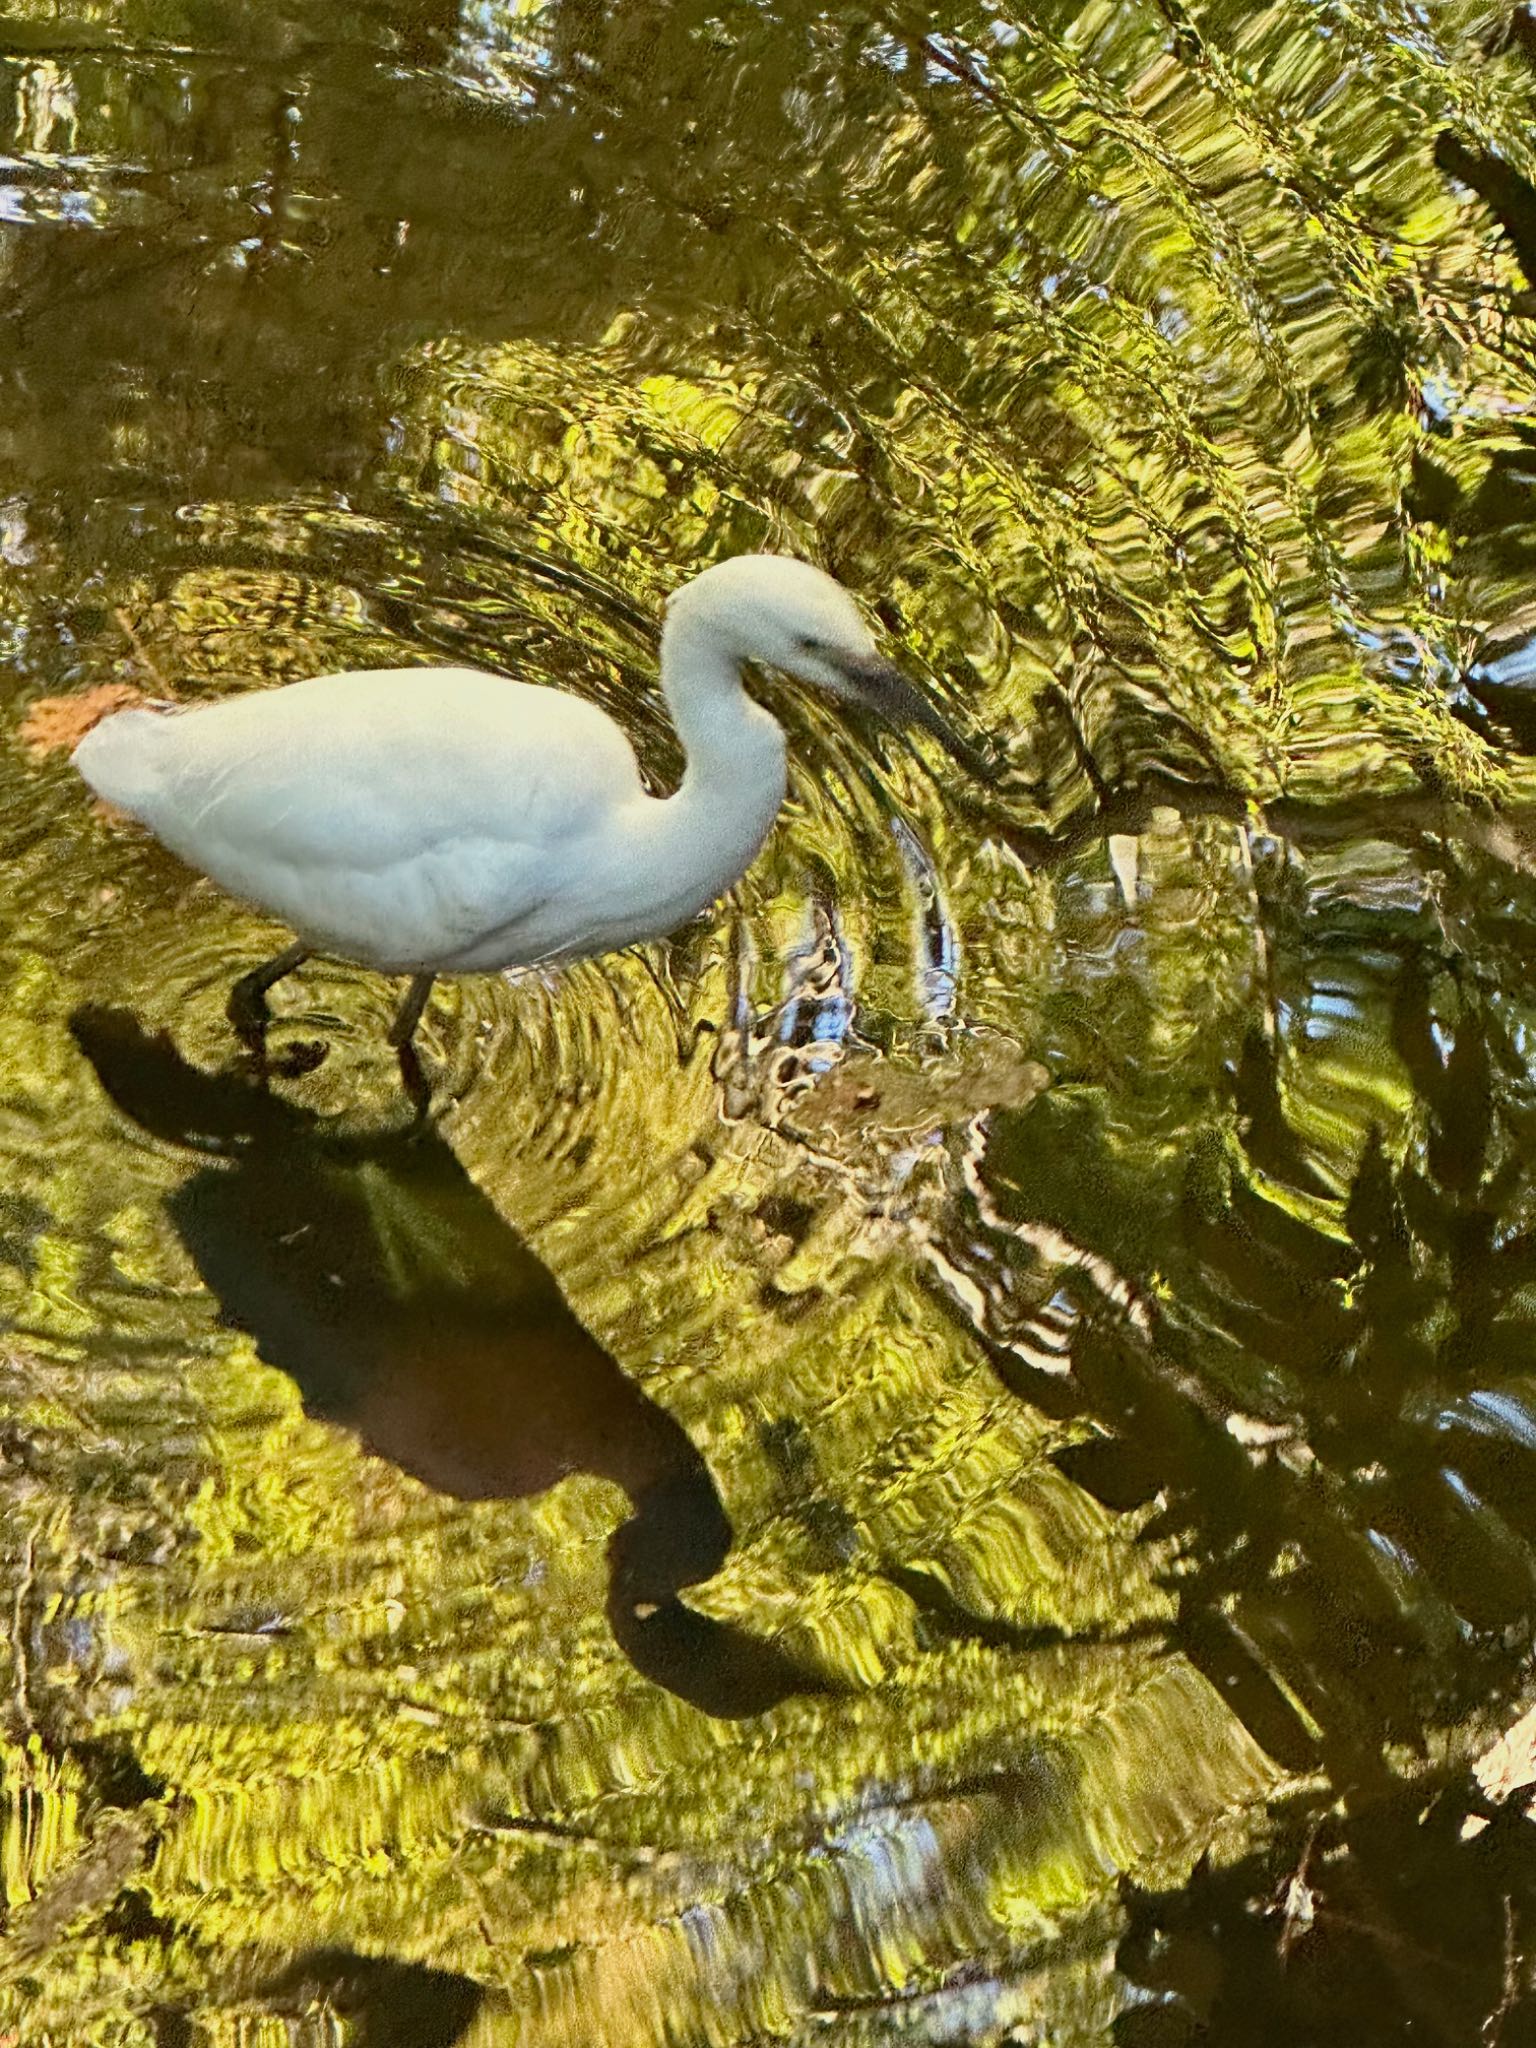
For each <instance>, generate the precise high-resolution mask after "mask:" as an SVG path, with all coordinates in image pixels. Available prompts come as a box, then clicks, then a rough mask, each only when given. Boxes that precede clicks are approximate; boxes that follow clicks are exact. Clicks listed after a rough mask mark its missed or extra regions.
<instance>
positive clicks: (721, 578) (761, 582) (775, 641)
mask: <svg viewBox="0 0 1536 2048" xmlns="http://www.w3.org/2000/svg"><path fill="white" fill-rule="evenodd" d="M667 618H668V622H669V623H670V624H675V625H677V626H679V627H684V626H686V627H691V628H693V629H694V630H696V631H701V632H704V633H707V634H708V635H709V636H710V637H712V638H714V639H716V640H717V641H719V642H720V643H722V644H723V645H724V646H725V647H726V649H727V650H728V651H729V653H730V654H731V656H732V657H733V659H735V660H737V661H751V662H761V663H762V664H763V666H764V667H766V668H775V669H780V670H782V671H783V672H784V674H786V675H790V676H794V677H795V678H796V679H797V680H798V681H800V682H803V683H809V684H811V686H812V687H813V688H815V689H818V690H823V691H825V692H826V693H827V695H828V696H831V697H840V698H842V699H843V700H844V701H845V702H847V703H852V704H859V705H862V706H864V707H865V709H867V710H870V711H873V712H875V713H877V714H878V715H879V716H880V717H881V718H883V719H885V720H887V721H888V722H889V723H890V724H892V725H916V726H919V727H921V729H922V730H923V731H924V732H928V733H932V735H933V737H934V738H935V739H936V740H938V741H939V742H940V743H941V744H942V745H943V746H944V747H946V748H947V749H948V750H949V752H950V753H951V754H953V755H954V756H955V758H956V760H958V761H959V762H961V764H962V765H963V766H964V767H966V768H967V769H969V770H970V772H971V773H972V774H973V775H976V776H978V777H980V778H981V779H982V780H990V779H991V770H990V767H989V765H988V764H987V763H986V762H985V761H984V760H983V759H982V757H981V756H980V754H978V753H977V751H976V749H975V748H974V747H972V746H971V745H970V744H969V743H968V742H967V741H966V740H964V739H962V738H961V736H960V735H959V733H957V732H956V731H955V730H954V728H953V727H952V726H951V725H950V724H949V722H948V721H947V720H946V719H945V718H944V717H943V716H942V714H941V713H940V712H939V711H937V710H936V709H935V707H934V706H933V705H932V704H930V703H929V701H928V699H927V698H926V697H924V696H923V695H922V694H921V693H920V692H919V691H918V690H917V689H916V688H915V687H914V686H913V685H912V684H911V683H910V682H908V680H907V678H906V677H905V676H904V675H903V674H902V672H901V670H900V669H898V668H896V667H894V666H893V665H892V664H891V663H890V662H888V661H887V660H885V658H884V657H883V656H882V655H881V653H880V652H879V650H878V648H877V647H876V646H875V642H874V637H873V635H872V634H871V633H870V630H869V627H868V626H867V625H866V623H865V620H864V614H863V613H862V612H861V611H860V610H859V608H858V606H857V605H856V604H855V603H854V601H853V599H852V598H851V597H850V596H849V595H848V593H847V591H846V590H844V588H843V586H842V585H841V584H840V583H838V582H836V581H835V580H834V579H833V578H832V577H831V576H829V575H828V574H827V573H826V571H825V570H824V569H816V568H813V567H812V566H811V564H810V563H809V562H797V561H794V560H792V559H791V558H790V557H789V556H788V555H733V556H731V557H729V558H728V559H727V560H726V561H723V562H717V563H715V565H714V566H713V568H709V569H706V570H704V572H703V573H702V575H699V576H695V577H694V578H693V580H692V581H691V582H690V583H685V584H684V585H683V587H682V588H681V589H680V590H678V591H675V592H674V593H673V595H672V598H671V599H670V601H669V603H668V605H667Z"/></svg>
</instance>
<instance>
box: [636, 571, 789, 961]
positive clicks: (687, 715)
mask: <svg viewBox="0 0 1536 2048" xmlns="http://www.w3.org/2000/svg"><path fill="white" fill-rule="evenodd" d="M661 690H662V695H663V696H664V697H665V698H666V700H667V709H668V710H669V711H670V712H671V714H672V722H673V724H674V725H675V726H676V727H677V736H678V738H679V739H680V740H681V741H682V743H683V751H684V753H685V754H686V756H687V767H686V769H685V771H684V774H683V779H682V782H681V784H680V786H679V788H678V790H677V793H676V795H675V796H671V797H668V798H667V799H666V800H665V801H664V802H663V803H661V804H659V805H658V806H657V807H656V808H657V812H658V813H659V816H658V818H657V824H658V826H659V827H660V830H661V831H662V833H663V835H664V837H665V839H666V840H667V842H668V847H667V851H668V857H669V859H670V860H671V861H672V862H673V863H674V870H673V871H674V872H675V873H676V874H677V876H678V879H679V882H680V883H683V882H684V881H685V879H686V884H687V891H688V894H689V896H690V898H691V899H692V900H691V902H690V906H689V908H688V909H687V910H685V911H684V912H683V913H682V916H692V915H693V913H694V912H695V911H696V910H702V909H703V908H704V906H705V905H706V904H708V903H712V902H713V901H714V899H715V897H716V896H718V895H719V894H720V892H721V891H722V890H723V889H728V888H729V887H730V885H731V884H732V882H734V881H735V880H736V879H737V878H738V876H740V875H741V874H742V872H743V871H744V870H745V868H746V867H747V866H748V865H749V863H750V862H751V861H752V859H753V857H754V856H755V854H756V853H757V850H758V848H759V847H760V846H761V845H762V843H763V841H764V840H765V839H766V838H767V836H768V832H769V829H770V827H771V826H772V824H773V821H774V819H775V818H776V817H777V815H778V812H779V807H780V805H781V804H782V803H783V801H784V788H785V766H784V735H783V733H782V731H781V730H780V728H779V725H778V722H777V721H776V720H775V719H773V718H771V717H770V716H769V714H768V713H767V712H766V711H765V710H764V709H763V708H762V706H761V705H760V704H755V703H754V702H753V701H752V699H751V698H750V697H749V696H748V695H747V693H746V690H745V689H744V688H743V687H742V681H741V663H740V661H739V660H738V659H737V658H736V656H735V655H733V654H732V653H730V652H729V650H728V647H727V646H726V644H725V643H724V642H723V641H722V639H721V637H720V635H719V634H718V633H717V632H715V631H713V630H711V628H710V627H709V625H708V624H707V622H705V621H701V620H698V619H695V618H692V617H690V616H689V615H688V613H687V612H686V611H678V610H674V611H673V612H672V613H670V614H669V615H668V618H667V623H666V626H665V627H664V629H663V631H662V636H661ZM679 921H681V918H680V919H679Z"/></svg>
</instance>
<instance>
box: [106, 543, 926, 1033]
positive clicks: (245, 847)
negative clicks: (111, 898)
mask: <svg viewBox="0 0 1536 2048" xmlns="http://www.w3.org/2000/svg"><path fill="white" fill-rule="evenodd" d="M748 661H759V662H764V663H768V664H770V665H772V666H774V667H777V668H780V669H784V670H787V671H789V672H790V673H792V674H795V675H798V676H799V677H801V678H802V679H803V680H806V681H808V682H811V683H813V684H815V685H818V686H820V687H821V688H823V689H826V690H828V691H830V692H832V693H833V694H835V695H839V696H843V697H852V698H862V699H864V700H866V701H870V702H874V703H876V704H877V705H879V706H881V707H882V708H884V709H885V710H887V712H890V711H892V710H898V711H900V712H901V713H902V714H903V715H905V716H908V717H916V718H917V719H919V721H920V722H921V723H923V724H924V725H926V726H927V727H928V728H929V729H930V730H933V731H935V732H938V733H939V735H940V737H943V738H947V739H949V740H951V742H953V736H952V735H949V734H947V731H946V729H945V728H943V726H942V722H941V721H940V720H939V719H938V718H937V715H936V714H935V713H933V712H932V710H931V708H929V707H927V706H926V705H924V704H923V703H922V700H920V699H918V698H917V697H916V695H915V693H914V692H912V691H911V689H910V686H909V685H906V684H904V683H902V682H901V681H900V679H899V678H896V677H895V673H894V671H892V670H890V669H888V668H886V667H885V665H884V664H883V663H881V662H880V661H879V660H878V658H877V656H876V653H875V649H874V645H873V642H872V640H871V638H870V634H869V631H868V628H867V627H866V625H865V624H864V620H863V618H862V616H861V614H860V613H859V611H858V609H857V607H856V606H855V605H854V603H853V601H852V599H851V598H850V597H849V596H848V595H847V593H846V592H845V591H844V590H843V589H842V588H841V586H840V585H838V584H837V583H835V582H834V581H833V580H832V579H831V577H829V576H826V575H825V574H823V573H822V572H821V571H820V570H818V569H813V568H811V567H810V566H809V565H807V564H805V563H802V562H795V561H790V560H786V559H783V558H781V557H776V556H768V555H744V556H738V557H735V558H734V559H732V560H729V561H725V562H721V563H719V564H717V565H716V566H715V567H714V568H712V569H707V570H705V571H704V573H703V574H702V575H700V576H698V577H696V578H694V580H693V581H692V582H691V583H688V584H686V585H684V586H683V588H682V589H681V590H679V591H678V592H676V593H675V595H674V596H673V598H672V600H671V602H670V604H669V606H668V610H667V618H666V625H665V628H664V631H663V634H662V650H661V686H662V691H663V694H664V696H665V698H666V701H667V705H668V708H669V709H670V711H671V713H672V717H673V720H674V723H675V724H676V727H677V732H678V737H679V738H680V739H681V741H682V743H683V747H684V751H685V754H686V757H687V765H686V770H685V773H684V776H683V779H682V783H681V785H680V786H679V788H678V789H677V791H676V793H675V794H674V795H672V796H669V797H655V796H652V795H650V794H649V793H648V792H647V790H646V788H645V786H644V783H643V782H642V780H641V776H640V769H639V764H638V763H637V761H636V759H635V753H634V749H633V748H632V747H631V745H630V743H629V741H628V739H627V738H626V737H625V735H624V734H623V732H622V731H621V730H620V728H619V727H618V726H617V725H616V724H615V723H614V722H613V720H612V719H611V718H609V717H608V716H607V714H606V713H605V712H602V711H600V710H598V709H597V707H596V706H595V705H592V704H589V703H587V702H585V701H584V700H583V699H581V698H579V697H573V696H570V695H567V694H566V693H565V692H563V691H559V690H551V689H546V688H543V687H542V686H540V685H537V684H532V683H520V682H514V681H511V680H509V679H508V678H506V677H503V676H494V675H484V674H479V673H477V672H475V671H473V670H470V669H458V668H447V669H432V668H409V669H377V670H362V671H358V672H355V673H351V674H345V675H332V676H320V677H317V678H315V679H314V680H312V681H309V682H300V683H290V684H287V685H285V686H283V687H280V688H277V689H272V690H263V691H253V692H250V693H247V694H245V695H242V696H238V697H233V698H227V699H225V700H223V701H222V702H218V703H213V704H207V705H200V706H197V707H194V708H192V709H189V710H184V711H183V710H175V711H169V712H160V711H152V710H134V711H121V712H118V713H116V714H114V715H113V716H111V717H109V718H106V719H103V720H102V722H101V723H100V724H99V725H98V726H96V727H95V728H94V730H92V731H91V732H90V733H88V734H87V735H86V737H85V738H84V739H83V740H82V741H81V742H80V745H79V746H78V747H77V748H76V749H75V753H74V762H75V765H76V767H77V768H78V769H79V770H80V773H81V774H82V775H83V776H84V777H85V779H86V781H87V782H88V783H89V784H90V785H91V787H92V788H93V789H94V790H95V791H96V792H97V794H98V795H100V796H102V797H105V798H106V799H107V801H108V802H109V803H112V804H115V805H117V806H118V807H119V808H120V809H122V810H124V811H127V812H129V813H131V814H132V816H134V817H135V818H138V819H140V820H141V821H142V822H143V823H144V824H145V825H147V826H148V827H149V828H150V830H151V831H152V832H153V833H154V834H155V836H156V838H158V839H159V840H160V841H162V843H163V844H164V845H166V846H167V847H169V848H170V849H171V851H172V852H174V853H176V854H179V855H180V857H181V858H182V859H183V860H185V861H187V862H188V863H189V864H190V865H191V866H192V867H194V868H197V869H199V870H201V872H202V873H204V874H206V875H208V876H210V877H211V878H212V879H213V880H214V881H215V882H217V883H218V884H219V885H220V886H221V887H222V888H224V889H226V890H228V891H229V892H230V893H231V894H232V895H235V896H238V897H241V898H243V899H244V900H245V901H247V902H249V903H252V904H255V905H257V906H259V907H260V908H261V909H262V910H265V911H268V912H270V914H271V915H272V916H273V917H275V918H278V919H281V920H282V922H283V923H285V924H287V925H289V926H290V927H291V928H292V929H293V930H294V931H295V932H296V933H297V934H298V937H299V940H300V942H301V944H300V947H298V948H294V949H292V951H291V954H290V956H289V957H290V960H291V963H292V964H297V959H298V957H299V954H300V951H301V950H309V951H314V952H321V953H327V954H333V955H337V956H339V957H342V958H345V959H350V960H355V961H358V962H360V963H362V964H363V965H365V966H368V967H372V968H377V969H380V970H382V971H384V972H386V973H397V974H398V973H410V974H413V975H415V976H417V977H418V978H423V977H426V976H430V975H435V974H441V973H465V972H483V971H487V970H491V969H497V968H504V967H508V966H513V965H519V964H528V963H533V962H541V961H554V960H569V959H573V958H576V957H579V956H582V955H588V954H593V953H601V952H605V951H607V950H609V949H610V948H613V947H617V946H623V945H627V944H629V943H631V942H633V941H634V940H637V939H644V938H654V937H657V936H659V935H661V934H662V933H665V932H668V931H671V930H673V929H675V928H676V927H677V926H678V925H679V924H681V923H683V922H684V921H685V920H686V919H688V918H689V917H691V916H693V915H695V914H696V913H697V912H699V911H700V910H703V909H704V908H705V907H706V906H707V905H708V904H710V903H711V902H713V901H714V899H715V898H716V897H717V896H718V895H719V894H720V893H721V892H722V891H723V890H724V889H726V888H728V887H729V886H730V885H731V884H732V883H733V882H734V881H736V880H737V878H738V877H739V876H740V875H741V874H742V873H743V872H744V871H745V869H746V868H747V866H748V865H749V864H750V862H751V861H752V859H753V857H754V856H755V855H756V853H757V851H758V849H759V847H760V846H761V845H762V843H763V841H764V839H765V838H766V837H767V835H768V832H769V830H770V828H771V826H772V824H773V821H774V818H775V816H776V815H777V813H778V810H779V807H780V805H781V804H782V802H783V799H784V790H785V746H784V735H783V732H782V730H781V729H780V727H779V725H778V723H777V722H776V721H775V720H774V719H773V718H772V717H771V716H770V715H769V713H768V712H767V711H765V710H764V709H763V708H762V707H761V706H760V705H759V704H757V703H755V702H754V701H753V699H752V698H751V697H749V696H748V694H747V692H746V690H745V688H744V687H743V683H742V667H743V664H744V663H745V662H748ZM893 692H894V693H895V696H894V697H893V695H892V693H893ZM955 744H959V743H955ZM961 751H962V752H963V751H964V750H963V746H962V747H961ZM423 992H424V991H423Z"/></svg>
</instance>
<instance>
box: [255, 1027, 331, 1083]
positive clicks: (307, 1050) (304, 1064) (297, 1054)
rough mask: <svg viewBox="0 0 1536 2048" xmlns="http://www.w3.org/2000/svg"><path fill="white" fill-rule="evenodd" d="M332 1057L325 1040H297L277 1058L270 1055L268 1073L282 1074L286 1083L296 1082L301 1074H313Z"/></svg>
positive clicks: (285, 1047) (286, 1047) (286, 1046)
mask: <svg viewBox="0 0 1536 2048" xmlns="http://www.w3.org/2000/svg"><path fill="white" fill-rule="evenodd" d="M330 1056H331V1048H330V1047H329V1046H328V1045H327V1044H326V1042H325V1040H324V1039H323V1038H296V1039H295V1040H294V1041H293V1043H292V1045H285V1046H284V1047H283V1049H282V1051H281V1052H280V1053H278V1054H277V1055H276V1056H275V1057H273V1056H272V1055H270V1054H269V1055H268V1057H267V1071H268V1073H271V1074H281V1075H282V1077H283V1079H284V1080H285V1081H296V1080H297V1079H298V1078H299V1076H300V1075H301V1074H312V1073H313V1072H314V1071H315V1069H316V1067H322V1066H324V1064H325V1062H326V1061H327V1060H328V1059H329V1058H330Z"/></svg>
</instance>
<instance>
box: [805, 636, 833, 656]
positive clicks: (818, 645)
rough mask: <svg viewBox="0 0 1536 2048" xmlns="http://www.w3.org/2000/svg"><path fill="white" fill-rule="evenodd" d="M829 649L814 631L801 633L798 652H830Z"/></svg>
mask: <svg viewBox="0 0 1536 2048" xmlns="http://www.w3.org/2000/svg"><path fill="white" fill-rule="evenodd" d="M831 651H832V650H831V648H830V647H829V646H828V645H827V643H826V641H825V640H818V639H817V638H816V635H815V634H814V633H802V634H801V636H800V652H801V653H802V654H830V653H831Z"/></svg>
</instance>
